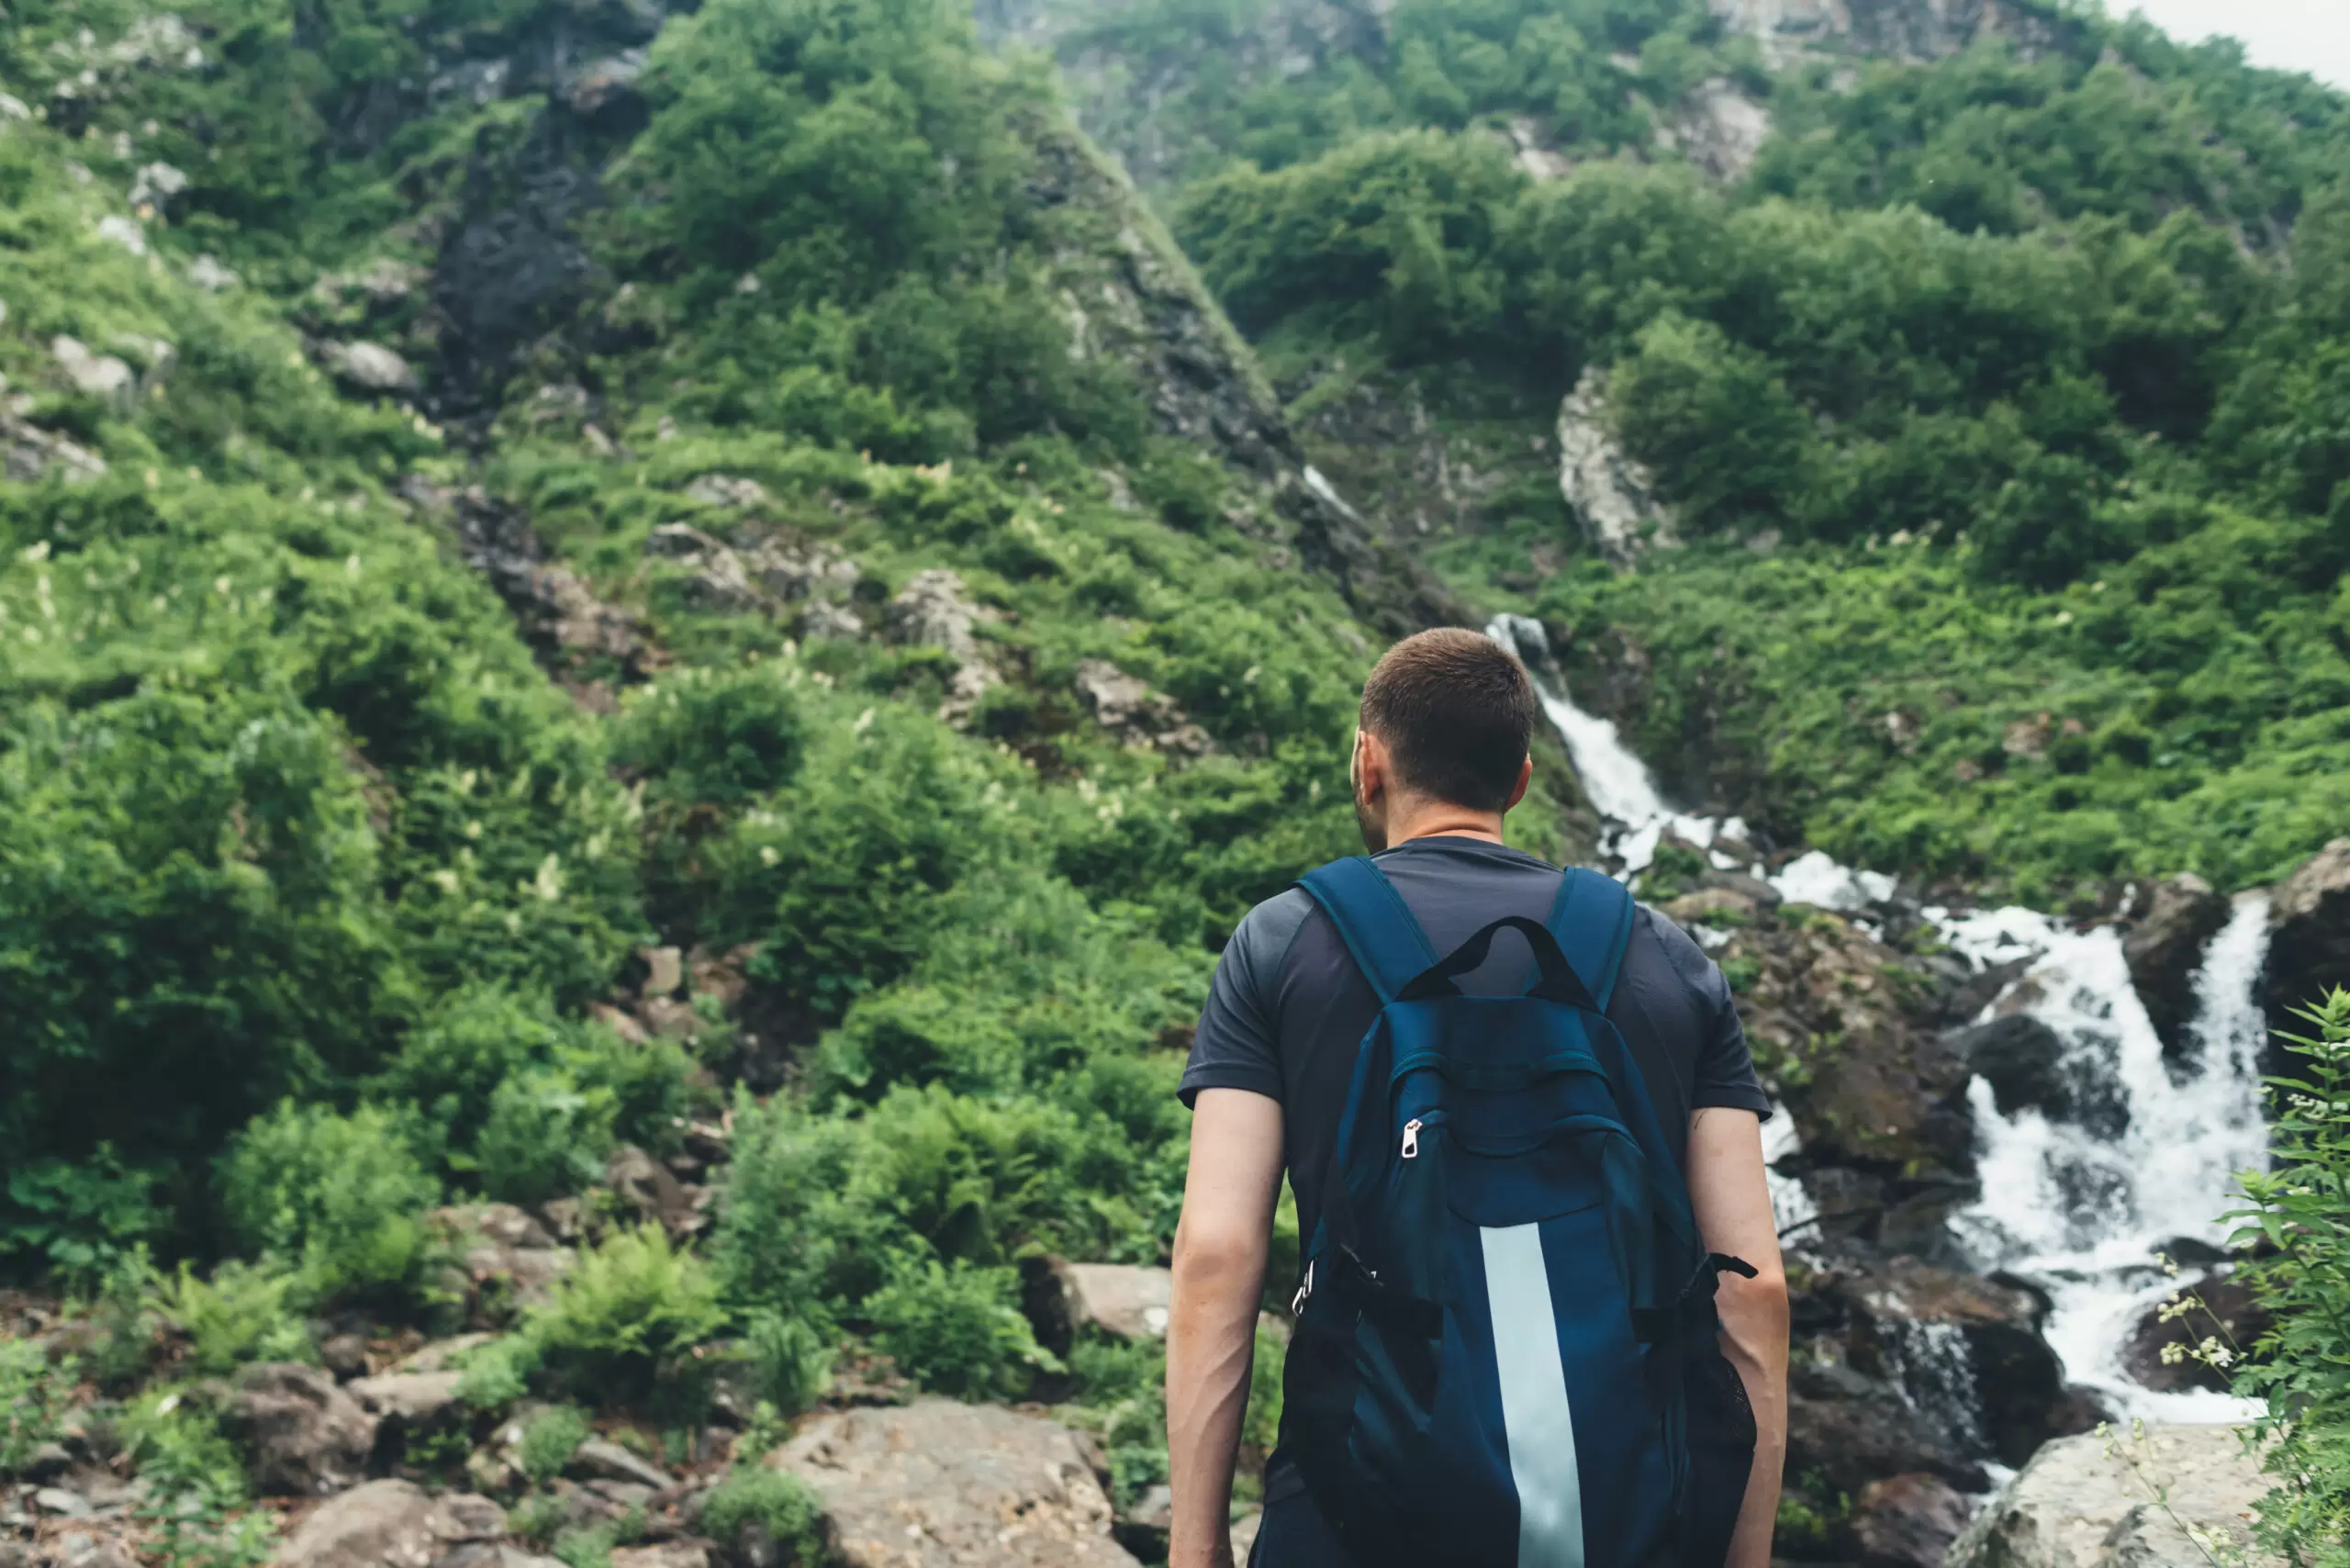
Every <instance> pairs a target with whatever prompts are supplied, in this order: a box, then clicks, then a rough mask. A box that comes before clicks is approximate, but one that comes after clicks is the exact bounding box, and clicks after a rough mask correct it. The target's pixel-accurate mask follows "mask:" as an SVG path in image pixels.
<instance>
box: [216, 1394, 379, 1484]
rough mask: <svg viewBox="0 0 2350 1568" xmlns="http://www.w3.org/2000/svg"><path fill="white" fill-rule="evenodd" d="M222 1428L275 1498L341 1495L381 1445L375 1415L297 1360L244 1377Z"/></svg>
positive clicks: (257, 1480) (254, 1477) (224, 1416)
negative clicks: (336, 1493)
mask: <svg viewBox="0 0 2350 1568" xmlns="http://www.w3.org/2000/svg"><path fill="white" fill-rule="evenodd" d="M221 1425H222V1427H223V1428H224V1429H226V1430H227V1431H228V1432H229V1434H230V1435H231V1436H232V1437H233V1438H234V1439H236V1440H237V1441H238V1442H239V1443H240V1444H241V1445H242V1447H243V1448H244V1450H245V1453H246V1456H247V1462H248V1463H249V1465H250V1466H251V1469H252V1478H253V1485H254V1486H255V1488H256V1489H258V1490H259V1491H261V1492H263V1493H264V1494H267V1495H280V1496H284V1495H293V1496H304V1497H320V1496H325V1495H328V1494H330V1493H333V1492H340V1491H341V1490H342V1489H343V1488H344V1487H346V1486H350V1485H352V1484H354V1483H356V1482H357V1481H358V1480H359V1479H360V1478H361V1477H362V1476H364V1474H365V1473H366V1471H367V1458H368V1455H369V1454H370V1453H372V1452H373V1451H374V1450H375V1417H373V1416H370V1415H369V1414H368V1413H367V1412H366V1411H365V1410H364V1409H363V1408H362V1407H361V1406H360V1404H359V1402H358V1401H357V1400H356V1399H354V1398H353V1397H352V1396H351V1395H350V1394H347V1393H345V1392H344V1391H343V1389H342V1387H341V1384H339V1383H336V1382H335V1381H334V1379H333V1378H331V1377H330V1376H329V1375H328V1374H327V1373H325V1372H321V1371H319V1369H318V1368H317V1367H306V1366H299V1365H296V1364H294V1363H291V1362H264V1363H263V1364H262V1365H259V1366H251V1367H247V1368H245V1369H244V1371H243V1372H240V1373H239V1374H238V1376H237V1384H236V1390H235V1392H234V1394H231V1396H230V1397H229V1404H228V1407H227V1408H226V1410H224V1411H223V1412H222V1416H221Z"/></svg>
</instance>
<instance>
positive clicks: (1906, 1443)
mask: <svg viewBox="0 0 2350 1568" xmlns="http://www.w3.org/2000/svg"><path fill="white" fill-rule="evenodd" d="M1824 1381H1825V1380H1823V1379H1820V1378H1818V1377H1810V1378H1803V1379H1798V1380H1796V1383H1795V1384H1794V1385H1793V1386H1792V1387H1791V1389H1790V1391H1789V1394H1788V1398H1787V1473H1788V1474H1790V1475H1802V1476H1807V1477H1813V1478H1816V1479H1817V1481H1818V1483H1819V1484H1821V1485H1824V1486H1825V1487H1827V1488H1828V1489H1830V1491H1831V1492H1837V1493H1842V1494H1844V1495H1848V1496H1849V1495H1857V1494H1858V1493H1859V1491H1860V1490H1861V1488H1863V1487H1864V1486H1866V1485H1867V1484H1869V1483H1870V1482H1872V1481H1875V1480H1880V1479H1883V1478H1885V1477H1886V1476H1890V1475H1899V1474H1903V1473H1909V1472H1914V1471H1917V1470H1919V1469H1920V1468H1924V1469H1927V1470H1930V1471H1931V1472H1932V1473H1934V1474H1936V1475H1938V1476H1940V1477H1942V1479H1943V1480H1944V1481H1946V1482H1951V1483H1954V1484H1960V1485H1964V1486H1972V1487H1978V1488H1979V1487H1981V1486H1982V1485H1983V1484H1984V1474H1983V1469H1982V1466H1981V1465H1980V1464H1978V1463H1976V1462H1975V1461H1974V1460H1973V1459H1971V1458H1970V1457H1968V1456H1967V1455H1966V1454H1964V1453H1963V1452H1961V1451H1960V1450H1958V1448H1957V1447H1956V1446H1955V1445H1954V1444H1953V1441H1952V1440H1951V1437H1950V1434H1949V1433H1947V1432H1945V1431H1943V1430H1942V1429H1941V1428H1938V1427H1936V1426H1934V1425H1933V1424H1931V1423H1930V1422H1928V1421H1926V1420H1925V1419H1923V1418H1921V1417H1919V1414H1918V1412H1917V1410H1916V1408H1915V1407H1913V1406H1911V1405H1910V1404H1909V1402H1908V1399H1906V1398H1905V1397H1903V1395H1902V1393H1901V1391H1900V1390H1899V1389H1898V1388H1897V1387H1894V1386H1892V1385H1890V1384H1884V1383H1874V1382H1872V1381H1870V1380H1867V1379H1864V1378H1860V1377H1859V1376H1858V1375H1857V1374H1853V1375H1852V1383H1853V1384H1854V1386H1851V1387H1828V1386H1823V1383H1824ZM1840 1381H1841V1380H1840Z"/></svg>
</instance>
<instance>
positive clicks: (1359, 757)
mask: <svg viewBox="0 0 2350 1568" xmlns="http://www.w3.org/2000/svg"><path fill="white" fill-rule="evenodd" d="M1354 774H1355V793H1357V794H1358V795H1360V796H1361V797H1362V798H1363V799H1364V800H1366V801H1371V800H1377V799H1378V798H1379V795H1380V792H1381V791H1382V790H1385V789H1386V788H1387V787H1388V784H1389V783H1390V782H1391V781H1390V780H1389V778H1388V777H1387V747H1386V746H1385V745H1382V743H1381V741H1380V739H1379V737H1378V736H1377V735H1374V734H1371V732H1370V731H1369V730H1357V731H1356V732H1355V767H1354Z"/></svg>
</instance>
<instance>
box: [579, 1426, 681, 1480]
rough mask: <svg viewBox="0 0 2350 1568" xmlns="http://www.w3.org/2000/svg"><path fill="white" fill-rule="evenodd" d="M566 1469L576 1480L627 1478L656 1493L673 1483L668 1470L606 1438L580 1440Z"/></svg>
mask: <svg viewBox="0 0 2350 1568" xmlns="http://www.w3.org/2000/svg"><path fill="white" fill-rule="evenodd" d="M564 1469H565V1472H566V1473H569V1474H570V1475H571V1476H572V1477H573V1478H574V1479H575V1480H579V1481H624V1482H630V1483H633V1484H636V1485H639V1486H649V1487H651V1488H652V1489H653V1490H654V1491H655V1492H658V1491H660V1490H661V1489H662V1488H663V1487H666V1486H668V1485H670V1484H672V1477H671V1476H670V1475H669V1473H668V1472H666V1471H665V1470H663V1469H662V1468H661V1467H660V1466H658V1465H656V1464H654V1463H652V1462H650V1461H647V1460H643V1459H640V1458H638V1457H637V1456H636V1455H635V1454H632V1453H631V1452H629V1450H626V1449H624V1448H622V1447H621V1445H620V1444H618V1443H616V1442H612V1441H610V1439H604V1438H590V1439H588V1440H587V1441H586V1442H584V1443H581V1444H580V1445H579V1447H578V1449H577V1450H576V1451H575V1452H574V1453H573V1454H572V1456H571V1462H570V1463H569V1464H567V1465H565V1467H564Z"/></svg>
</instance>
